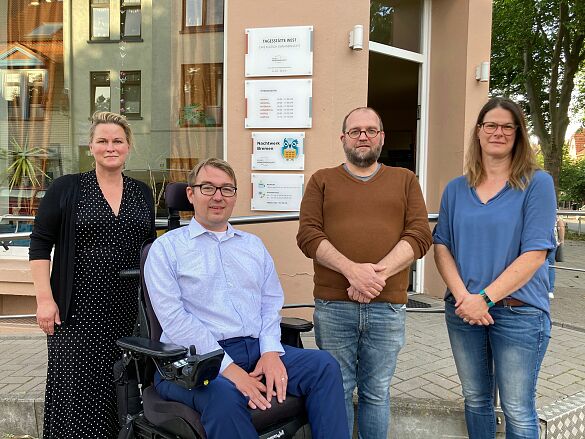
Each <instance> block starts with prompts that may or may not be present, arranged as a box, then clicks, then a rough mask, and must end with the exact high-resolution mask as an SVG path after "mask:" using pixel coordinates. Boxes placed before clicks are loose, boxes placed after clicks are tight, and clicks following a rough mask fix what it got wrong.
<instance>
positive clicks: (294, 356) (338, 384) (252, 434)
mask: <svg viewBox="0 0 585 439" xmlns="http://www.w3.org/2000/svg"><path fill="white" fill-rule="evenodd" d="M220 344H221V346H222V348H223V349H224V350H225V351H226V352H227V353H228V354H229V356H230V357H231V358H232V359H233V360H234V362H235V363H236V364H237V365H238V366H240V367H241V368H243V369H244V370H246V371H247V372H251V371H252V370H254V367H255V366H256V363H257V362H258V360H259V359H260V343H259V341H258V339H255V338H251V337H238V338H233V339H229V340H223V341H221V342H220ZM284 350H285V354H284V355H282V356H281V357H280V358H281V360H282V362H283V363H284V366H285V367H286V370H287V375H288V386H287V393H288V394H289V395H293V396H299V397H300V396H304V397H305V406H306V409H307V413H308V416H309V423H310V424H311V431H312V435H313V438H314V439H319V438H323V439H325V438H326V439H331V438H340V439H346V438H349V432H348V430H347V415H346V412H345V402H344V395H343V383H342V378H341V371H340V368H339V364H338V363H337V361H335V359H334V358H333V357H332V356H331V355H330V354H329V353H327V352H325V351H317V350H309V349H298V348H294V347H291V346H286V345H284ZM155 387H156V390H157V391H158V393H159V395H160V396H161V397H162V398H164V399H167V400H172V401H178V402H182V403H183V404H187V405H188V406H190V407H192V408H193V409H195V410H196V411H198V412H199V413H200V414H201V422H202V423H203V427H204V428H205V432H206V433H207V437H208V438H209V439H216V438H250V439H252V438H258V433H257V432H256V430H255V429H254V426H253V425H252V420H251V417H250V412H249V411H248V400H247V398H246V397H244V395H243V394H242V393H241V392H240V391H239V390H238V389H237V388H236V386H235V385H234V384H233V383H232V382H231V381H230V380H228V379H226V378H224V377H223V376H221V375H220V376H218V377H217V378H216V379H215V380H213V381H212V382H210V383H209V385H207V386H204V387H199V388H196V389H191V390H186V389H184V388H182V387H180V386H179V385H177V384H175V383H172V382H169V381H164V380H162V379H161V377H160V375H159V374H158V372H157V374H156V376H155ZM272 404H278V402H277V400H276V397H273V398H272Z"/></svg>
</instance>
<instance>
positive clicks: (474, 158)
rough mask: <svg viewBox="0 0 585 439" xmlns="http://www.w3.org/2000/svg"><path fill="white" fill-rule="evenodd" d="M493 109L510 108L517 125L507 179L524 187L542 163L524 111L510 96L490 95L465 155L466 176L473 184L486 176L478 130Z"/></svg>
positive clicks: (519, 187) (516, 185)
mask: <svg viewBox="0 0 585 439" xmlns="http://www.w3.org/2000/svg"><path fill="white" fill-rule="evenodd" d="M494 108H502V109H504V110H507V111H509V112H510V113H511V114H512V117H513V118H514V123H515V124H516V126H517V128H516V138H515V139H514V146H513V147H512V163H511V164H510V177H509V178H508V182H509V183H510V186H512V187H513V188H514V189H520V190H524V189H526V187H527V186H528V184H529V183H530V180H531V179H532V176H533V175H534V172H535V171H536V170H537V169H540V166H538V164H537V163H536V156H535V154H534V151H533V150H532V148H531V147H530V141H529V139H528V132H527V130H526V119H525V117H524V112H523V111H522V109H521V108H520V106H519V105H518V104H517V103H516V102H514V101H512V100H511V99H508V98H504V97H494V98H491V99H490V100H489V101H488V102H487V103H486V104H485V105H484V106H483V108H482V109H481V111H480V112H479V115H478V116H477V122H476V124H475V126H474V127H473V131H472V133H471V137H470V140H469V146H468V148H467V152H466V154H465V173H464V175H465V177H466V178H467V182H468V183H469V185H470V186H471V187H477V186H478V185H479V184H480V183H481V182H482V181H483V179H484V178H485V176H486V175H485V169H484V167H483V161H482V158H481V145H480V144H479V137H478V135H477V130H478V129H479V128H480V125H481V124H482V123H483V119H484V117H485V115H486V113H487V112H488V111H490V110H493V109H494Z"/></svg>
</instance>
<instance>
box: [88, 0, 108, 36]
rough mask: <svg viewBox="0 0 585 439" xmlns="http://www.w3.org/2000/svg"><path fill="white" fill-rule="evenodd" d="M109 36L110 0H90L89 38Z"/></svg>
mask: <svg viewBox="0 0 585 439" xmlns="http://www.w3.org/2000/svg"><path fill="white" fill-rule="evenodd" d="M109 38H110V0H91V39H92V40H107V39H109Z"/></svg>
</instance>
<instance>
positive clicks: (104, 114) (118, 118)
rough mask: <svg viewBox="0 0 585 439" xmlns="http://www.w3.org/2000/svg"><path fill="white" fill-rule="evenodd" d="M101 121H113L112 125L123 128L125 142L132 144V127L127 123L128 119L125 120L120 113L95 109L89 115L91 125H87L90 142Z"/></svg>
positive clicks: (131, 145)
mask: <svg viewBox="0 0 585 439" xmlns="http://www.w3.org/2000/svg"><path fill="white" fill-rule="evenodd" d="M102 123H104V124H105V123H113V124H114V125H118V126H119V127H120V128H122V129H123V130H124V134H125V135H126V142H128V145H130V147H133V146H134V135H133V134H132V129H131V128H130V125H129V124H128V120H126V117H124V116H122V115H121V114H116V113H111V112H109V111H96V112H95V113H93V116H91V126H90V127H89V142H90V143H91V142H93V136H94V135H95V129H96V128H97V126H98V125H100V124H102Z"/></svg>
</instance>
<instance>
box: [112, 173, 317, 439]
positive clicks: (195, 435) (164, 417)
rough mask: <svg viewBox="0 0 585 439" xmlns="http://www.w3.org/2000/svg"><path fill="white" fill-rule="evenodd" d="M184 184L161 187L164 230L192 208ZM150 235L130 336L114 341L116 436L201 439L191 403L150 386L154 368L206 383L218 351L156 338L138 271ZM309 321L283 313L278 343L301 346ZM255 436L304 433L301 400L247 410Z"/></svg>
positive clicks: (268, 438) (190, 383)
mask: <svg viewBox="0 0 585 439" xmlns="http://www.w3.org/2000/svg"><path fill="white" fill-rule="evenodd" d="M186 187H187V185H186V184H185V183H171V184H169V185H168V186H167V188H166V190H165V202H166V205H167V208H168V210H169V220H168V227H169V230H171V229H173V228H176V227H180V216H179V212H180V211H190V212H192V210H193V206H192V205H191V204H190V203H189V201H188V199H187V196H186ZM152 241H153V240H150V241H147V242H146V243H145V244H144V245H143V248H142V251H141V258H140V273H137V272H136V271H134V272H130V273H125V274H122V275H126V276H138V275H139V276H140V282H139V288H138V321H137V330H136V331H135V333H136V336H132V337H124V338H122V339H120V340H118V341H117V344H118V346H119V347H120V348H121V349H122V352H123V356H122V359H121V360H120V361H118V362H117V363H116V365H115V366H114V381H115V383H116V389H117V397H118V415H119V421H120V425H121V427H122V429H121V431H120V435H119V439H122V438H125V439H130V438H144V439H146V438H148V439H171V438H173V439H177V438H180V439H206V434H205V431H204V429H203V425H202V424H201V420H200V416H199V413H197V412H196V411H194V410H193V409H192V408H190V407H188V406H186V405H184V404H181V403H178V402H174V401H166V400H163V399H162V398H160V397H159V395H158V393H157V392H156V390H155V389H154V385H153V379H154V373H155V371H156V370H158V371H159V373H160V374H161V376H163V377H165V379H169V380H173V381H175V382H176V383H177V384H179V385H181V386H183V387H186V388H192V387H194V386H199V385H206V383H207V382H208V381H209V380H212V379H213V378H215V377H216V376H217V374H218V372H219V367H220V364H221V360H222V358H223V351H222V350H221V349H218V350H217V351H214V352H211V353H208V354H205V355H198V354H197V353H196V352H195V349H194V346H193V347H190V348H187V347H183V346H177V345H172V344H167V343H161V342H160V341H159V339H160V335H161V333H162V329H161V326H160V324H159V322H158V320H157V318H156V315H155V313H154V311H153V309H152V306H151V304H150V299H149V296H148V291H147V289H146V285H145V282H144V277H143V275H142V273H143V269H144V263H145V261H146V257H147V255H148V250H149V249H150V245H151V244H152ZM312 327H313V324H312V323H311V322H309V321H307V320H304V319H299V318H290V317H283V318H282V322H281V333H282V337H281V339H282V342H283V343H284V344H287V345H290V346H295V347H303V346H302V341H301V337H300V333H301V332H307V331H310V330H311V329H312ZM249 410H250V412H251V416H252V422H253V424H254V427H255V428H256V430H257V431H258V436H259V438H260V439H272V438H278V439H287V438H296V439H302V438H310V437H311V433H310V427H309V425H308V420H307V414H306V412H305V406H304V399H303V398H297V397H294V396H292V395H288V396H287V398H286V400H285V401H284V402H283V403H282V404H272V407H271V408H270V409H268V410H265V411H263V410H252V409H249Z"/></svg>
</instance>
